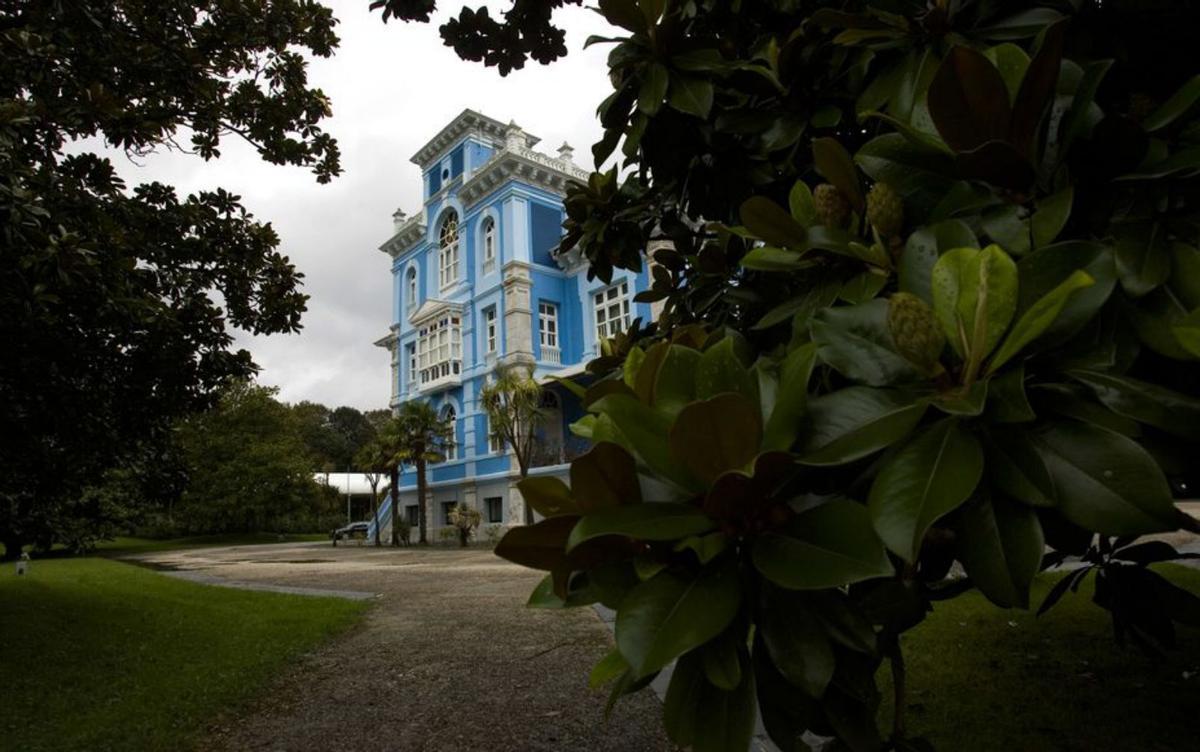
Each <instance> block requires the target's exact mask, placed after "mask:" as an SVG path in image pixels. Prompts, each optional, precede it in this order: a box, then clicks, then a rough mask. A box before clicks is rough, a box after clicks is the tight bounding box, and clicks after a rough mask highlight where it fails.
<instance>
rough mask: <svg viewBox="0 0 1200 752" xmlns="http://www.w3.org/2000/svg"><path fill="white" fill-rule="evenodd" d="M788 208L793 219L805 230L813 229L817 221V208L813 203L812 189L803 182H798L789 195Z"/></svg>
mask: <svg viewBox="0 0 1200 752" xmlns="http://www.w3.org/2000/svg"><path fill="white" fill-rule="evenodd" d="M788 208H789V209H790V210H791V212H792V219H794V220H796V221H797V222H799V223H800V225H801V226H803V227H805V228H809V227H812V226H813V225H814V224H815V223H816V221H817V207H816V205H815V204H814V203H813V195H812V189H810V188H809V187H808V183H805V182H804V181H803V180H797V181H796V184H795V185H793V186H792V190H791V191H790V192H789V193H788Z"/></svg>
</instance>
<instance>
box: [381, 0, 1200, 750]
mask: <svg viewBox="0 0 1200 752" xmlns="http://www.w3.org/2000/svg"><path fill="white" fill-rule="evenodd" d="M380 4H383V5H385V6H386V7H387V9H388V10H389V11H390V12H392V13H393V14H394V15H397V16H400V17H408V16H404V15H403V12H404V11H405V10H406V8H407V7H408V6H411V5H416V4H412V3H402V2H395V3H380ZM557 5H558V3H554V2H547V3H531V2H517V3H515V5H514V9H513V12H512V13H511V14H510V15H509V16H508V17H507V19H506V21H505V22H504V23H503V24H501V23H499V22H498V21H495V20H492V19H490V18H487V16H486V12H481V13H482V15H483V18H482V19H480V18H479V13H476V14H475V15H469V12H468V11H464V12H463V14H462V16H460V18H459V19H458V21H457V22H456V23H454V24H448V25H447V27H445V28H444V29H443V35H444V36H445V37H446V39H447V41H448V42H449V43H453V44H455V46H456V48H457V49H458V50H459V52H460V54H463V55H464V56H467V57H473V58H474V59H481V58H482V59H484V60H485V61H487V62H491V63H498V64H500V65H501V66H506V65H507V66H510V67H514V65H513V61H514V59H517V60H519V59H523V54H529V55H531V56H532V57H534V58H535V59H538V60H546V59H553V58H554V57H555V56H556V55H557V54H560V52H558V51H556V49H555V48H554V44H553V42H554V39H556V37H554V35H553V34H550V33H546V34H543V35H542V37H544V38H546V39H549V40H550V41H549V42H547V43H546V44H545V45H544V46H540V47H539V46H538V45H537V44H536V43H535V41H533V40H536V39H539V38H542V37H539V36H538V35H537V34H536V33H534V32H535V31H536V28H537V26H538V22H539V19H540V23H541V24H542V25H547V24H548V23H549V19H550V18H551V15H550V9H551V8H553V7H555V6H557ZM822 6H828V7H822ZM1191 6H1192V3H1144V2H1121V1H1120V0H1113V1H1111V2H1105V3H1103V5H1102V6H1101V4H1100V3H1091V2H1082V0H1076V1H1074V2H1068V1H1065V0H1064V1H1061V2H1044V3H1028V2H1006V3H999V2H985V1H983V0H979V1H975V2H973V1H972V0H961V1H960V0H955V1H953V2H946V1H945V0H939V1H938V2H929V3H924V2H904V1H903V0H893V1H891V2H884V1H883V0H880V1H879V2H864V1H861V0H860V1H857V2H856V1H855V0H847V1H845V2H836V3H805V4H796V3H789V2H764V3H755V4H748V3H745V4H725V3H719V2H700V1H698V0H693V1H682V2H662V1H657V0H643V2H638V3H635V2H634V1H633V0H611V1H602V2H601V3H600V8H601V11H602V12H603V14H604V15H605V17H606V18H607V19H608V20H609V21H610V22H611V23H612V24H613V25H614V26H615V27H617V29H618V31H617V32H616V33H615V34H614V36H613V37H611V38H607V39H593V40H592V41H593V42H602V43H607V44H611V45H613V47H612V51H611V53H610V55H609V58H608V62H609V66H610V74H611V75H610V78H611V81H612V83H613V86H614V90H613V92H612V93H611V95H610V96H609V97H608V98H607V99H605V100H604V102H603V103H601V105H600V108H599V111H598V112H599V117H600V121H601V124H602V125H603V127H604V129H605V130H604V137H603V139H602V140H601V142H600V143H598V144H596V146H595V147H594V148H593V155H594V157H595V159H596V163H597V165H600V164H603V163H604V162H605V161H606V160H608V159H609V158H610V157H611V156H612V155H613V154H614V153H615V152H616V150H617V148H618V147H620V153H619V156H618V158H619V159H621V158H623V160H624V164H625V165H626V166H627V167H628V168H630V169H629V170H627V171H626V172H625V173H623V174H624V177H620V176H619V174H620V173H619V172H618V171H617V170H616V169H613V170H610V171H608V172H597V173H595V174H593V175H592V177H591V179H590V180H589V181H588V183H587V184H586V185H577V186H575V187H573V188H572V189H571V190H570V191H569V193H568V196H567V199H566V209H567V221H566V225H565V226H566V230H567V234H566V238H565V239H564V242H563V247H564V248H569V247H578V248H579V249H580V250H581V252H582V253H583V254H584V255H585V256H586V257H587V258H588V260H589V261H590V264H591V266H590V274H591V275H593V276H596V277H599V278H601V279H603V280H608V279H609V278H610V277H611V274H612V271H613V268H614V267H621V268H628V269H639V268H641V266H642V265H643V264H644V263H645V259H644V249H645V248H646V246H647V244H648V242H649V241H651V240H657V239H662V238H665V239H669V240H670V241H672V244H673V247H672V248H669V249H665V250H659V251H657V252H656V253H655V255H654V259H655V261H656V262H657V263H656V265H655V266H654V267H653V272H654V284H653V287H652V289H651V290H649V291H647V292H646V293H643V294H641V295H640V296H639V298H640V299H641V300H662V301H663V302H664V313H663V315H662V317H661V318H660V320H659V321H658V322H657V327H651V328H650V329H648V330H646V331H645V332H644V333H642V334H643V335H644V336H641V337H630V338H626V339H624V340H623V341H622V342H620V343H617V344H616V345H615V346H610V348H609V349H608V351H607V355H606V357H605V358H603V359H602V360H601V361H600V362H599V363H597V364H594V368H593V370H594V371H595V372H597V373H599V374H600V375H601V376H602V378H600V379H599V380H598V381H597V382H595V383H594V384H593V385H591V386H590V387H588V388H587V389H586V390H583V389H580V390H579V394H580V396H581V398H582V400H583V404H584V406H585V407H586V409H587V411H588V413H589V414H588V415H587V417H585V418H584V419H583V420H581V421H580V422H579V423H577V424H576V425H575V426H574V430H575V432H576V433H578V434H580V435H582V436H586V437H590V438H591V439H592V440H593V442H594V443H595V445H594V447H593V448H592V450H591V451H589V452H588V453H587V454H585V455H584V456H582V457H580V458H579V459H577V460H575V461H574V462H573V463H572V465H571V468H570V483H569V485H568V484H563V483H560V482H557V481H552V480H544V479H538V480H534V479H530V480H526V481H524V482H523V483H522V486H521V491H522V494H523V495H524V496H525V498H526V499H527V500H528V501H529V502H530V503H531V504H532V505H533V507H534V508H535V509H536V510H537V511H538V512H540V513H541V515H543V516H544V517H545V519H544V520H542V521H541V522H539V523H537V524H536V525H533V526H529V527H523V528H515V529H513V530H511V531H510V532H508V534H507V535H506V536H505V537H504V539H503V540H502V541H501V542H500V544H499V546H498V547H497V553H498V554H499V555H500V556H503V557H505V558H507V559H509V560H511V561H514V562H517V563H520V564H523V565H526V566H529V567H533V568H537V569H541V570H545V571H547V572H548V574H547V576H546V578H545V580H544V581H543V582H542V584H541V585H540V586H539V587H538V588H537V590H536V591H535V592H534V594H533V596H532V597H531V601H530V602H531V605H534V606H542V607H552V608H559V607H564V606H583V605H587V604H592V603H597V602H599V603H603V604H605V605H607V606H609V607H611V608H614V609H616V611H617V616H616V647H615V648H614V649H613V651H612V652H611V653H610V654H609V655H608V656H607V657H605V658H604V659H603V660H602V661H601V662H600V663H599V664H598V665H597V666H596V669H595V671H594V672H593V677H592V678H593V681H594V682H596V683H602V682H611V683H612V698H613V700H614V701H615V700H616V699H617V698H619V697H620V696H622V695H624V694H627V693H630V692H633V691H636V690H639V689H641V688H643V687H645V686H647V685H648V684H649V682H650V681H651V680H652V679H653V678H654V677H655V676H656V675H657V674H658V672H660V671H661V670H662V669H663V668H664V667H666V666H667V665H668V664H670V663H671V662H672V661H674V662H675V668H674V672H673V675H672V677H671V681H670V685H669V688H668V691H667V695H666V702H665V707H664V716H663V720H664V724H665V727H666V730H667V732H668V734H669V735H670V737H671V739H672V740H673V741H675V742H676V743H677V744H679V745H683V746H687V745H690V746H692V748H693V749H695V750H725V749H730V750H734V749H745V748H746V747H747V746H748V744H749V742H750V737H751V734H752V731H753V728H754V719H755V713H756V710H757V711H758V712H760V713H761V716H762V719H763V721H764V724H765V726H766V729H767V731H768V733H769V734H770V736H771V738H772V739H773V740H775V742H776V743H777V744H778V745H779V746H780V747H781V748H782V749H784V750H789V751H790V750H797V749H804V748H805V746H804V744H803V742H802V741H801V736H802V734H804V733H805V732H807V731H811V732H815V733H817V734H821V735H826V736H835V737H837V738H838V739H839V744H840V745H842V748H849V749H852V750H878V749H883V748H890V749H920V748H927V746H928V745H927V743H925V742H924V741H922V740H914V739H910V738H909V737H908V735H907V733H906V731H905V726H904V712H903V711H904V708H905V698H904V693H905V681H904V659H903V655H902V652H901V649H900V644H901V642H900V636H901V635H902V634H903V633H904V632H905V631H907V630H909V629H912V628H914V627H916V628H919V626H918V625H919V624H920V623H921V621H922V620H923V618H924V616H925V614H926V613H927V612H928V611H929V610H930V609H931V603H932V602H934V601H937V600H941V599H946V598H951V597H953V596H955V595H957V594H960V593H962V592H964V591H966V590H968V589H971V588H977V589H978V590H979V591H981V592H982V593H983V594H984V595H985V596H986V597H987V598H988V599H990V600H991V601H992V602H993V603H995V604H996V605H997V606H999V607H1003V608H1009V607H1016V608H1029V607H1031V606H1033V605H1040V608H1039V611H1044V610H1046V609H1048V608H1049V607H1050V606H1052V605H1053V604H1054V603H1055V602H1057V601H1058V600H1059V599H1060V598H1062V597H1063V596H1064V595H1065V594H1066V593H1067V592H1068V591H1070V590H1073V589H1076V588H1077V587H1078V586H1079V585H1080V583H1081V582H1082V581H1083V580H1084V579H1086V578H1093V580H1094V593H1095V596H1094V600H1095V602H1096V604H1097V605H1098V606H1100V607H1101V608H1104V609H1107V610H1108V611H1109V612H1110V613H1111V616H1112V621H1113V626H1114V631H1115V634H1116V636H1117V638H1118V640H1122V641H1123V640H1129V641H1132V642H1134V643H1137V644H1138V645H1139V646H1141V647H1143V648H1146V649H1148V650H1156V651H1157V650H1163V649H1166V648H1169V647H1170V646H1171V645H1172V643H1173V639H1174V630H1175V625H1176V624H1177V623H1190V624H1200V600H1198V599H1197V598H1196V597H1195V596H1194V595H1192V594H1190V593H1188V592H1186V591H1184V590H1182V589H1180V588H1178V587H1177V586H1175V585H1173V584H1172V583H1170V582H1169V581H1168V580H1167V579H1165V578H1164V577H1163V576H1162V575H1161V574H1160V573H1158V572H1157V571H1155V570H1152V569H1150V568H1148V565H1149V564H1152V563H1155V562H1159V561H1164V560H1168V559H1172V558H1176V557H1177V553H1176V551H1175V549H1173V548H1172V547H1171V546H1169V545H1167V544H1165V543H1162V542H1157V541H1155V542H1144V541H1141V540H1139V536H1142V535H1146V534H1150V533H1161V532H1166V531H1172V530H1176V529H1178V528H1187V529H1190V530H1193V531H1195V530H1196V529H1197V526H1196V523H1195V521H1194V520H1192V519H1191V518H1189V517H1187V516H1185V515H1183V514H1182V513H1181V512H1179V511H1178V510H1177V509H1176V507H1175V505H1174V503H1173V501H1172V496H1171V491H1170V487H1169V485H1168V481H1167V477H1168V476H1169V475H1173V474H1178V473H1181V472H1184V471H1185V470H1186V469H1187V463H1188V462H1189V459H1188V458H1189V457H1194V456H1195V453H1196V451H1197V448H1198V447H1197V444H1198V443H1200V398H1198V397H1200V367H1198V365H1197V362H1198V361H1200V249H1198V248H1197V246H1196V242H1197V225H1198V220H1200V212H1198V206H1200V204H1198V199H1197V188H1198V187H1200V186H1198V184H1197V181H1196V176H1197V175H1200V148H1198V147H1200V117H1198V113H1197V109H1198V108H1197V106H1196V104H1197V100H1200V77H1196V76H1195V72H1196V65H1195V62H1194V60H1193V59H1192V58H1191V51H1190V50H1191V45H1190V44H1189V43H1188V41H1187V36H1186V35H1187V34H1190V33H1191V31H1190V30H1191V29H1194V28H1195V25H1196V22H1197V21H1198V20H1200V18H1197V15H1200V14H1198V13H1197V11H1194V10H1192V9H1191ZM535 7H541V9H542V11H544V12H543V13H541V14H540V15H539V14H538V13H536V12H535ZM517 11H520V12H519V13H518V12H517ZM472 24H473V25H472ZM531 28H532V30H531ZM472 30H474V31H472ZM505 32H512V33H511V34H507V33H505ZM1067 556H1078V557H1080V558H1081V559H1082V561H1083V563H1084V566H1083V567H1082V568H1079V569H1076V570H1074V571H1073V572H1072V573H1071V574H1069V575H1068V576H1067V577H1065V578H1063V579H1061V580H1059V582H1058V584H1057V585H1056V586H1055V587H1054V588H1053V589H1052V590H1051V591H1050V593H1049V595H1048V597H1047V598H1046V599H1045V601H1044V602H1042V603H1041V604H1031V603H1030V602H1029V601H1030V598H1029V593H1030V583H1031V581H1032V579H1033V578H1034V576H1035V575H1036V574H1037V572H1039V571H1040V570H1042V569H1044V568H1047V567H1050V566H1054V565H1055V564H1057V563H1059V562H1061V561H1062V560H1063V559H1064V558H1065V557H1067ZM955 562H957V563H959V564H960V565H961V569H962V571H965V575H966V576H965V578H964V577H950V576H949V574H950V573H951V572H952V571H955V569H954V568H953V565H954V563H955ZM885 663H886V664H887V665H888V667H889V668H890V670H891V671H892V673H893V675H894V678H895V680H894V681H893V686H894V688H895V695H894V697H893V701H894V702H895V710H894V712H893V714H892V715H893V718H894V719H895V721H894V725H893V728H892V729H891V730H890V731H889V732H888V733H886V734H881V733H880V732H879V731H878V728H877V724H876V714H877V710H878V708H879V704H880V701H881V697H880V692H879V690H878V688H877V684H876V673H877V670H878V669H879V668H880V667H881V666H882V665H883V664H885ZM935 701H936V700H935Z"/></svg>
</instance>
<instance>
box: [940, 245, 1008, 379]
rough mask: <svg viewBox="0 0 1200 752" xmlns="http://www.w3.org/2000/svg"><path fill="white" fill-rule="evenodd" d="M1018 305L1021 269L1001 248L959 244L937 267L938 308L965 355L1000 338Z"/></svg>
mask: <svg viewBox="0 0 1200 752" xmlns="http://www.w3.org/2000/svg"><path fill="white" fill-rule="evenodd" d="M1016 306H1017V267H1016V264H1014V263H1013V260H1012V258H1011V257H1010V256H1009V255H1008V254H1007V253H1005V252H1004V251H1003V250H1001V249H1000V247H999V246H995V245H992V246H988V247H987V248H985V249H983V250H981V251H980V250H976V249H974V248H956V249H954V250H952V251H950V252H948V253H946V254H944V255H943V256H942V257H941V258H939V259H938V261H937V263H936V264H934V266H933V311H934V313H935V314H936V315H937V317H938V321H940V322H941V324H942V330H943V331H944V332H945V333H946V338H947V339H948V340H949V341H950V344H951V345H952V346H953V347H954V349H955V350H956V351H957V352H958V354H959V355H960V356H961V357H962V358H963V359H964V360H966V359H968V358H974V359H976V361H978V360H982V358H984V357H986V356H987V354H988V353H990V352H991V351H992V349H993V348H995V346H996V345H997V344H998V343H999V342H1000V338H1001V337H1002V336H1003V335H1004V332H1005V331H1006V330H1007V329H1008V325H1009V323H1010V322H1011V321H1012V316H1013V312H1014V311H1015V310H1016Z"/></svg>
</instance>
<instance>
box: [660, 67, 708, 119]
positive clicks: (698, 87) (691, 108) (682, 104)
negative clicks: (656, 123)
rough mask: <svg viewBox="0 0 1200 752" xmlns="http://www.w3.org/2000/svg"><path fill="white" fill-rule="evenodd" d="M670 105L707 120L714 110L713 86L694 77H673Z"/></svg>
mask: <svg viewBox="0 0 1200 752" xmlns="http://www.w3.org/2000/svg"><path fill="white" fill-rule="evenodd" d="M669 101H670V104H671V106H672V107H674V108H675V109H677V110H679V111H680V112H684V113H687V114H689V115H695V116H696V117H698V118H701V119H707V118H708V113H709V111H711V110H712V103H713V85H712V83H710V82H709V81H705V80H704V79H701V78H693V77H692V76H672V77H671V96H670V100H669Z"/></svg>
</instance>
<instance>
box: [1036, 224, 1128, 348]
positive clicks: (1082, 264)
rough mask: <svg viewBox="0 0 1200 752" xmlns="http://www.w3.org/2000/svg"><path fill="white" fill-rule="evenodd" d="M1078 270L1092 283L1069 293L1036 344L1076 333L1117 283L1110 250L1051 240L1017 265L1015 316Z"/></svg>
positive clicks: (1086, 244)
mask: <svg viewBox="0 0 1200 752" xmlns="http://www.w3.org/2000/svg"><path fill="white" fill-rule="evenodd" d="M1079 270H1083V271H1085V272H1087V274H1088V276H1089V277H1091V278H1092V279H1093V280H1095V284H1093V285H1092V286H1091V287H1088V288H1086V289H1082V290H1079V291H1078V292H1077V293H1075V294H1073V295H1071V296H1070V298H1069V299H1068V300H1067V302H1066V304H1065V305H1064V306H1063V308H1062V310H1061V311H1060V312H1059V314H1058V316H1057V317H1056V318H1055V319H1054V321H1053V323H1052V324H1051V325H1050V327H1049V328H1048V329H1046V330H1045V332H1043V333H1042V342H1039V345H1040V344H1042V343H1043V342H1045V343H1049V342H1055V341H1058V340H1060V339H1061V338H1062V337H1065V336H1068V335H1070V334H1073V333H1075V332H1078V331H1079V330H1080V329H1082V328H1083V327H1084V326H1085V325H1086V324H1087V322H1088V321H1090V320H1091V319H1092V317H1094V316H1095V315H1096V313H1097V312H1098V311H1099V310H1100V308H1101V306H1103V305H1104V303H1105V301H1107V300H1108V298H1109V296H1110V295H1111V294H1112V291H1113V288H1114V287H1115V286H1116V283H1117V277H1116V267H1115V265H1114V263H1113V258H1112V252H1111V250H1109V249H1108V248H1107V247H1106V246H1103V245H1101V244H1099V243H1086V242H1077V241H1071V242H1066V243H1055V244H1053V245H1048V246H1046V247H1044V248H1040V249H1038V250H1036V251H1034V252H1033V253H1031V254H1029V255H1028V256H1026V257H1025V258H1023V259H1021V261H1020V263H1018V264H1017V276H1018V278H1019V281H1020V284H1019V286H1018V288H1019V289H1018V290H1017V317H1018V318H1020V317H1023V316H1024V315H1025V312H1026V311H1028V310H1029V309H1030V308H1031V307H1033V306H1034V305H1036V304H1037V303H1038V302H1040V301H1041V300H1042V299H1043V298H1045V297H1046V295H1048V294H1049V293H1050V292H1051V291H1053V290H1054V289H1055V288H1057V287H1059V286H1060V285H1061V284H1063V282H1065V281H1067V279H1069V278H1070V277H1071V276H1072V275H1073V274H1075V272H1077V271H1079Z"/></svg>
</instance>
